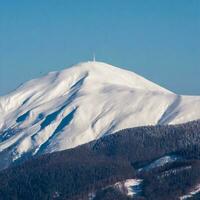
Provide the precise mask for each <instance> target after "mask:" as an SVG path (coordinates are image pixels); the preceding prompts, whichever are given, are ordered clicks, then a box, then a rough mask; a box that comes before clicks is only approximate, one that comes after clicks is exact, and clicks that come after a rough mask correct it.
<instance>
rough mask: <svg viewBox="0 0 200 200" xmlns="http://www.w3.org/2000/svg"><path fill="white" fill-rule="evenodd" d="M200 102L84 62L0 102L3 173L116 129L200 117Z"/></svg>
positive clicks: (108, 67) (0, 164)
mask: <svg viewBox="0 0 200 200" xmlns="http://www.w3.org/2000/svg"><path fill="white" fill-rule="evenodd" d="M199 107H200V97H192V96H180V95H176V94H174V93H172V92H170V91H168V90H166V89H164V88H162V87H160V86H158V85H156V84H154V83H152V82H150V81H148V80H146V79H144V78H143V77H141V76H139V75H137V74H135V73H133V72H129V71H126V70H122V69H120V68H116V67H113V66H111V65H108V64H106V63H100V62H86V63H80V64H78V65H76V66H74V67H72V68H69V69H66V70H63V71H60V72H51V73H49V74H48V75H46V76H44V77H41V78H38V79H34V80H31V81H29V82H27V83H25V84H23V85H21V86H20V87H19V88H18V89H16V90H15V91H13V92H12V93H10V94H8V95H6V96H3V97H0V116H1V118H0V158H1V161H0V168H2V167H6V166H7V165H8V164H9V163H10V162H12V161H15V160H17V159H19V158H22V159H23V158H26V157H31V156H33V155H40V154H43V153H49V152H54V151H60V150H64V149H68V148H72V147H76V146H78V145H80V144H84V143H87V142H89V141H92V140H95V139H98V138H100V137H101V136H103V135H106V134H111V133H114V132H116V131H118V130H121V129H124V128H129V127H136V126H143V125H156V124H178V123H183V122H187V121H191V120H196V119H199V118H200V109H199Z"/></svg>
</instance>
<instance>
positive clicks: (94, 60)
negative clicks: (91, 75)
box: [93, 53, 96, 62]
mask: <svg viewBox="0 0 200 200" xmlns="http://www.w3.org/2000/svg"><path fill="white" fill-rule="evenodd" d="M93 62H96V58H95V53H93Z"/></svg>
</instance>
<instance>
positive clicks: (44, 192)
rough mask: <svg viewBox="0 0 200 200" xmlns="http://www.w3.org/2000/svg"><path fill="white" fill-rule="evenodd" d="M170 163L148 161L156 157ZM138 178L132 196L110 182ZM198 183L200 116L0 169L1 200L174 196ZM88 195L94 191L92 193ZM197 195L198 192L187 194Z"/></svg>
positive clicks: (156, 199)
mask: <svg viewBox="0 0 200 200" xmlns="http://www.w3.org/2000/svg"><path fill="white" fill-rule="evenodd" d="M166 156H168V157H175V158H176V159H174V160H173V161H172V162H165V163H163V164H160V165H152V163H156V161H158V160H159V159H162V158H165V157H166ZM126 179H141V180H143V181H142V184H141V192H140V193H139V194H137V195H134V196H133V197H130V196H127V194H126V193H125V192H124V193H123V192H121V191H119V190H117V189H116V188H115V187H112V186H113V185H114V184H115V183H117V182H120V181H124V180H126ZM198 184H200V121H194V122H189V123H186V124H181V125H174V126H169V125H167V126H146V127H139V128H130V129H125V130H121V131H119V132H118V133H116V134H113V135H108V136H105V137H103V138H101V139H99V140H97V141H93V142H90V143H88V144H85V145H82V146H79V147H77V148H74V149H70V150H65V151H62V152H56V153H52V154H46V155H43V156H40V157H36V158H34V159H32V160H28V161H25V162H23V163H21V164H15V165H13V166H11V167H10V168H8V169H5V170H2V171H1V172H0V199H1V200H29V199H30V200H40V199H41V200H49V199H57V200H68V199H70V200H80V199H81V200H86V199H90V200H91V199H93V200H112V199H117V200H129V199H135V200H176V199H180V197H181V196H183V195H186V194H189V193H190V192H191V191H193V190H194V189H195V187H196V186H197V185H198ZM90 194H95V195H93V197H90ZM188 199H189V200H194V199H200V193H198V192H197V193H195V194H194V195H193V196H191V197H188Z"/></svg>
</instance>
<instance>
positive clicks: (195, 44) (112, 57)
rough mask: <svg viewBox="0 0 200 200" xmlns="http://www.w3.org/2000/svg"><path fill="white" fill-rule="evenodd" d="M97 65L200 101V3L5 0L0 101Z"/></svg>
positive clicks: (0, 3) (0, 14)
mask: <svg viewBox="0 0 200 200" xmlns="http://www.w3.org/2000/svg"><path fill="white" fill-rule="evenodd" d="M93 52H95V53H96V59H97V60H99V61H104V62H107V63H110V64H112V65H115V66H120V67H124V68H126V69H129V70H132V71H134V72H136V73H138V74H140V75H142V76H144V77H146V78H148V79H150V80H152V81H154V82H156V83H158V84H160V85H161V86H163V87H166V88H167V89H169V90H172V91H174V92H176V93H179V94H190V95H191V94H193V95H200V78H199V76H200V1H199V0H167V1H166V0H124V1H122V0H101V1H97V0H19V1H12V0H6V1H5V0H0V95H4V94H6V93H8V92H10V91H11V90H13V89H15V88H16V87H17V86H18V85H19V84H21V83H23V82H25V81H27V80H29V79H32V78H35V77H38V76H41V75H44V74H46V73H47V72H49V71H54V70H61V69H63V68H65V67H68V66H70V65H72V64H76V63H78V62H81V61H87V60H91V59H92V53H93Z"/></svg>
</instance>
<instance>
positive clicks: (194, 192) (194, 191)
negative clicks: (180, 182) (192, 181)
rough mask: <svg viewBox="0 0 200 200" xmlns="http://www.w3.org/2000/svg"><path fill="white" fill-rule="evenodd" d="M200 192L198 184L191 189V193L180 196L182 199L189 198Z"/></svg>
mask: <svg viewBox="0 0 200 200" xmlns="http://www.w3.org/2000/svg"><path fill="white" fill-rule="evenodd" d="M198 193H200V184H198V185H197V186H196V187H195V188H194V189H193V190H192V191H190V193H189V194H186V195H184V196H182V197H180V200H186V199H189V198H191V197H193V196H194V195H196V194H198Z"/></svg>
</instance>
